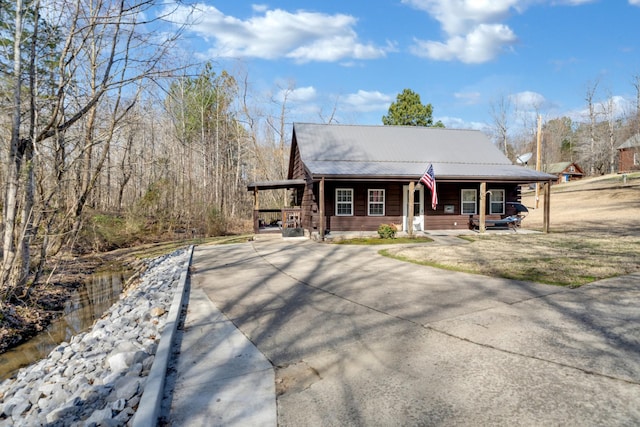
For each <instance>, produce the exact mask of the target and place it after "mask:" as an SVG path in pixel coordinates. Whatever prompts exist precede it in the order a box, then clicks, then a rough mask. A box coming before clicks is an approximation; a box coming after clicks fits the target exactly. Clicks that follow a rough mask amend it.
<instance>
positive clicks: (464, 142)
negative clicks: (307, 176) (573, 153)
mask: <svg viewBox="0 0 640 427" xmlns="http://www.w3.org/2000/svg"><path fill="white" fill-rule="evenodd" d="M293 133H294V137H295V141H296V143H297V145H298V150H299V152H300V158H301V159H302V162H303V163H304V164H305V166H306V167H307V168H308V170H309V171H310V172H311V174H312V175H313V176H314V177H320V176H325V177H333V178H335V179H340V178H344V179H349V178H365V179H382V178H397V179H407V178H409V179H411V178H415V177H417V178H419V177H420V176H422V174H424V172H425V170H426V169H427V167H428V166H429V164H433V170H434V173H435V175H436V179H438V180H441V181H443V180H444V181H446V180H456V181H459V180H468V181H471V180H476V181H477V180H487V181H515V182H535V181H547V180H550V179H556V177H555V176H553V175H550V174H547V173H542V172H537V171H535V170H531V169H528V168H525V167H523V166H517V165H514V164H513V163H511V161H510V160H509V159H508V158H507V157H506V156H505V155H503V154H502V153H501V152H500V150H498V148H497V147H496V146H495V145H494V144H493V143H491V141H489V139H488V138H487V137H486V136H485V135H484V134H483V133H482V132H480V131H476V130H458V129H443V128H429V127H417V126H356V125H323V124H310V123H295V124H294V125H293Z"/></svg>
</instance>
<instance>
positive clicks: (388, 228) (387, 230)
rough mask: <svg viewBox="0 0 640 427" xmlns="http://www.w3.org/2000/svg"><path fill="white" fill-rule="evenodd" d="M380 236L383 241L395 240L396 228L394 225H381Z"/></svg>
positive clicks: (379, 228)
mask: <svg viewBox="0 0 640 427" xmlns="http://www.w3.org/2000/svg"><path fill="white" fill-rule="evenodd" d="M378 235H380V238H381V239H395V238H396V227H395V226H394V225H393V224H380V227H378Z"/></svg>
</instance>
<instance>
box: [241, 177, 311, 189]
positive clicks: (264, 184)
mask: <svg viewBox="0 0 640 427" xmlns="http://www.w3.org/2000/svg"><path fill="white" fill-rule="evenodd" d="M305 184H306V182H305V180H304V179H284V180H281V181H258V182H251V183H249V185H247V190H248V191H255V190H279V189H283V188H300V187H304V186H305Z"/></svg>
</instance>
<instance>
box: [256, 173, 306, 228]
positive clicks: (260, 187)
mask: <svg viewBox="0 0 640 427" xmlns="http://www.w3.org/2000/svg"><path fill="white" fill-rule="evenodd" d="M305 185H306V182H305V180H304V179H284V180H280V181H259V182H252V183H250V184H249V185H248V186H247V190H248V191H252V192H253V232H254V233H256V234H257V233H260V231H261V224H260V218H261V216H262V215H263V214H273V213H278V212H279V213H280V218H281V219H280V221H281V228H282V229H283V230H284V229H286V228H298V227H299V225H300V215H301V211H300V206H294V207H290V208H287V207H281V208H276V209H274V208H269V209H260V198H259V192H260V191H267V190H296V191H300V192H301V191H303V190H304V187H305Z"/></svg>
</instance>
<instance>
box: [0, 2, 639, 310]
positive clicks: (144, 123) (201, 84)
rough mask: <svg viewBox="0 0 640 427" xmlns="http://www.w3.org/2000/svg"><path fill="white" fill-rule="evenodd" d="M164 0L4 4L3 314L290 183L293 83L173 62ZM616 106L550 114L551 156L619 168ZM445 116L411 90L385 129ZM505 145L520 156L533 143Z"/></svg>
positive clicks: (243, 219)
mask: <svg viewBox="0 0 640 427" xmlns="http://www.w3.org/2000/svg"><path fill="white" fill-rule="evenodd" d="M153 6H154V3H153V2H148V1H143V0H134V1H129V2H125V1H123V0H78V1H75V2H70V1H61V2H57V3H54V2H40V1H39V0H13V1H9V0H0V111H1V113H2V114H0V144H1V147H0V159H1V162H0V183H1V184H2V188H3V190H4V191H3V194H2V199H1V203H2V213H3V216H2V227H1V235H2V248H1V250H2V264H1V268H0V305H1V304H2V303H4V302H6V301H8V300H11V299H14V300H15V299H16V298H24V297H25V295H27V294H28V293H29V290H30V289H31V287H32V286H33V284H34V283H37V282H38V281H41V280H46V274H45V272H46V268H47V260H50V259H53V258H54V257H55V256H57V255H59V254H77V253H81V252H85V251H93V250H95V251H99V250H105V249H111V248H115V247H118V246H122V245H127V244H134V243H137V242H144V241H147V240H148V239H150V238H154V239H155V238H162V237H163V235H167V234H169V235H171V236H175V233H179V234H180V235H192V234H196V235H198V236H213V235H220V234H224V233H228V232H233V231H246V230H250V229H251V212H252V206H253V203H252V200H251V195H250V194H249V193H248V192H247V191H246V189H247V184H248V183H249V182H253V181H257V180H282V179H285V178H286V174H287V169H288V154H289V141H290V131H291V130H290V125H289V121H288V118H287V117H288V115H289V114H290V112H289V109H288V97H289V95H291V94H292V93H293V89H294V88H293V87H292V86H289V87H283V88H280V91H279V93H280V97H279V98H277V99H276V98H268V99H257V98H258V96H259V95H257V94H256V93H254V92H252V89H251V85H250V83H249V78H248V75H247V74H246V73H244V74H243V73H235V74H232V73H230V72H228V71H225V70H217V69H215V67H214V66H213V65H212V64H184V62H185V61H181V60H180V59H179V58H176V57H174V56H173V54H172V53H173V52H175V51H178V49H176V42H177V40H178V39H179V37H180V34H181V29H180V28H176V29H175V31H174V33H173V34H167V33H166V32H162V36H161V37H159V36H158V33H159V31H158V29H159V28H166V23H167V22H166V19H167V16H168V15H167V16H159V17H156V18H150V17H151V16H155V15H153V14H154V11H152V8H153ZM594 102H595V101H594ZM405 104H407V105H405ZM603 111H604V110H602V111H601V110H600V109H597V108H594V116H593V117H594V120H593V122H589V121H585V122H584V123H579V124H577V123H572V122H570V121H569V122H567V121H566V119H564V118H561V119H556V120H550V121H548V122H547V123H546V125H545V132H546V135H547V138H546V139H547V141H548V145H547V149H548V150H549V151H548V153H547V154H546V155H545V156H546V157H545V158H546V159H547V160H548V161H551V160H555V159H558V160H562V159H569V158H573V157H572V156H575V158H576V160H580V159H582V158H584V159H585V160H588V161H589V162H590V163H589V166H593V173H598V172H604V171H606V170H607V168H609V166H610V163H611V158H610V156H609V157H608V154H610V151H607V150H606V149H607V147H610V146H611V144H612V142H611V141H613V140H616V141H618V140H620V139H621V138H623V137H624V135H626V134H628V133H630V132H632V131H633V130H632V128H631V127H630V126H631V122H632V121H631V120H627V121H623V122H620V121H619V119H618V118H613V117H612V118H611V121H607V120H605V119H604V118H606V117H607V116H606V115H603ZM432 113H433V107H432V106H431V104H426V105H422V103H421V102H420V98H419V96H417V94H416V93H414V92H413V91H411V90H405V91H403V93H401V94H400V95H398V98H397V101H396V103H393V104H392V106H391V107H390V109H389V113H388V115H387V116H385V117H384V118H383V123H384V124H411V125H418V126H437V127H439V126H443V124H442V123H441V122H435V123H434V121H433V118H432ZM412 115H417V116H418V118H417V119H416V118H415V117H411V116H412ZM332 120H333V114H332V115H331V118H330V119H329V120H328V122H331V121H332ZM405 121H406V122H405ZM635 123H636V124H635V126H636V128H635V131H637V120H636V122H635ZM502 124H503V125H504V127H505V129H508V128H509V127H508V123H502ZM612 129H613V133H614V137H607V138H605V137H604V136H607V135H610V134H611V132H612ZM505 135H506V133H505ZM603 135H604V136H603ZM612 138H613V139H612ZM504 141H505V145H504V147H505V148H504V149H505V152H507V154H508V155H510V156H511V157H513V155H514V153H517V152H520V151H522V150H525V149H528V148H529V147H527V146H526V144H527V143H528V142H530V139H527V138H522V139H519V140H516V139H513V138H511V137H509V138H506V137H505V139H504ZM260 196H261V198H262V199H261V201H260V205H261V206H265V207H282V206H286V205H288V204H289V203H290V200H289V198H288V195H287V193H286V192H285V191H273V192H261V193H260ZM0 308H1V307H0Z"/></svg>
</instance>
